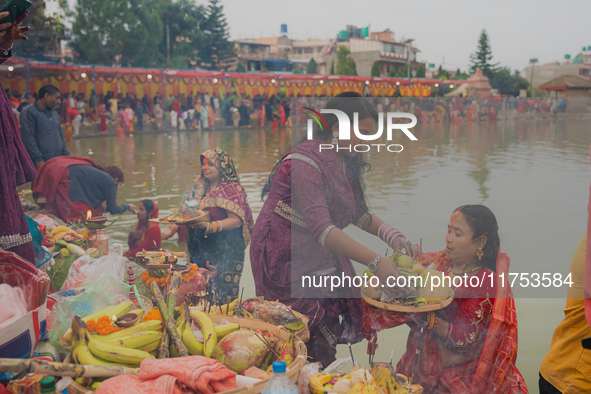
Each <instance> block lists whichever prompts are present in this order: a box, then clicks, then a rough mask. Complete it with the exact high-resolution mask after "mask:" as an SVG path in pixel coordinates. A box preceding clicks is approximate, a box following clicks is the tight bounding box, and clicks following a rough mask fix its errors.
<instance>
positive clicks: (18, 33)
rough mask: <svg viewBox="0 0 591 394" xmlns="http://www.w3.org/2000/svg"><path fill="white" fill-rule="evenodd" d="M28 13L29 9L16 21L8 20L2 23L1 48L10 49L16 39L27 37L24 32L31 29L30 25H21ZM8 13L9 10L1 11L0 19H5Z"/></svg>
mask: <svg viewBox="0 0 591 394" xmlns="http://www.w3.org/2000/svg"><path fill="white" fill-rule="evenodd" d="M28 13H29V11H26V12H24V13H23V14H22V15H21V16H19V17H18V18H17V19H16V21H14V23H11V22H7V23H2V24H0V48H3V49H9V48H10V47H12V43H13V42H14V41H15V40H26V39H27V36H25V35H24V33H26V32H28V31H29V26H21V23H22V22H23V20H24V19H25V17H26V16H27V14H28ZM8 15H9V13H8V12H0V19H4V18H6V17H7V16H8Z"/></svg>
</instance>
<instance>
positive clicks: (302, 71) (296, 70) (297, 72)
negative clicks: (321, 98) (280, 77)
mask: <svg viewBox="0 0 591 394" xmlns="http://www.w3.org/2000/svg"><path fill="white" fill-rule="evenodd" d="M291 73H292V74H303V73H304V70H302V69H301V68H299V67H298V66H295V67H294V68H293V69H292V70H291Z"/></svg>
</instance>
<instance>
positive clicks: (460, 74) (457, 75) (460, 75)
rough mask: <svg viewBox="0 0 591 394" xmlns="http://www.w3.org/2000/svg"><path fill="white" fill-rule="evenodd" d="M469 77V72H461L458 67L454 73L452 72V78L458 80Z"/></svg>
mask: <svg viewBox="0 0 591 394" xmlns="http://www.w3.org/2000/svg"><path fill="white" fill-rule="evenodd" d="M468 78H470V74H469V73H467V72H466V73H464V72H462V71H461V70H460V69H459V67H458V69H457V70H456V73H455V74H454V79H455V80H458V81H465V80H466V79H468Z"/></svg>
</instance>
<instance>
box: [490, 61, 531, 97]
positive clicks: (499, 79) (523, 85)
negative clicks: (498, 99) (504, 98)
mask: <svg viewBox="0 0 591 394" xmlns="http://www.w3.org/2000/svg"><path fill="white" fill-rule="evenodd" d="M490 86H491V87H493V88H494V89H497V90H498V91H499V93H500V94H503V95H509V96H518V95H519V91H520V90H521V89H527V88H528V86H529V82H528V81H527V80H526V79H525V78H523V77H522V76H521V74H520V73H519V71H515V72H514V73H513V74H512V73H511V70H510V69H509V68H508V67H501V68H499V69H498V70H497V71H496V72H495V73H494V75H493V77H492V78H491V79H490Z"/></svg>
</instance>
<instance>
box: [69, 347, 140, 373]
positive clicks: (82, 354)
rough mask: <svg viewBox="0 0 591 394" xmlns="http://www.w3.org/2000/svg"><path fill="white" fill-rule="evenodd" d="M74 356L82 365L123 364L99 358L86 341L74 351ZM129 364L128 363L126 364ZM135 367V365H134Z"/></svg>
mask: <svg viewBox="0 0 591 394" xmlns="http://www.w3.org/2000/svg"><path fill="white" fill-rule="evenodd" d="M72 357H73V358H74V360H75V361H76V362H77V363H78V364H82V365H123V364H121V363H115V362H110V361H106V360H102V359H100V358H97V357H95V356H94V354H92V352H91V351H90V349H89V348H88V346H87V345H86V343H80V344H79V345H78V346H76V347H75V348H74V350H73V351H72ZM126 366H127V365H126ZM132 367H133V368H135V366H132Z"/></svg>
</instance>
